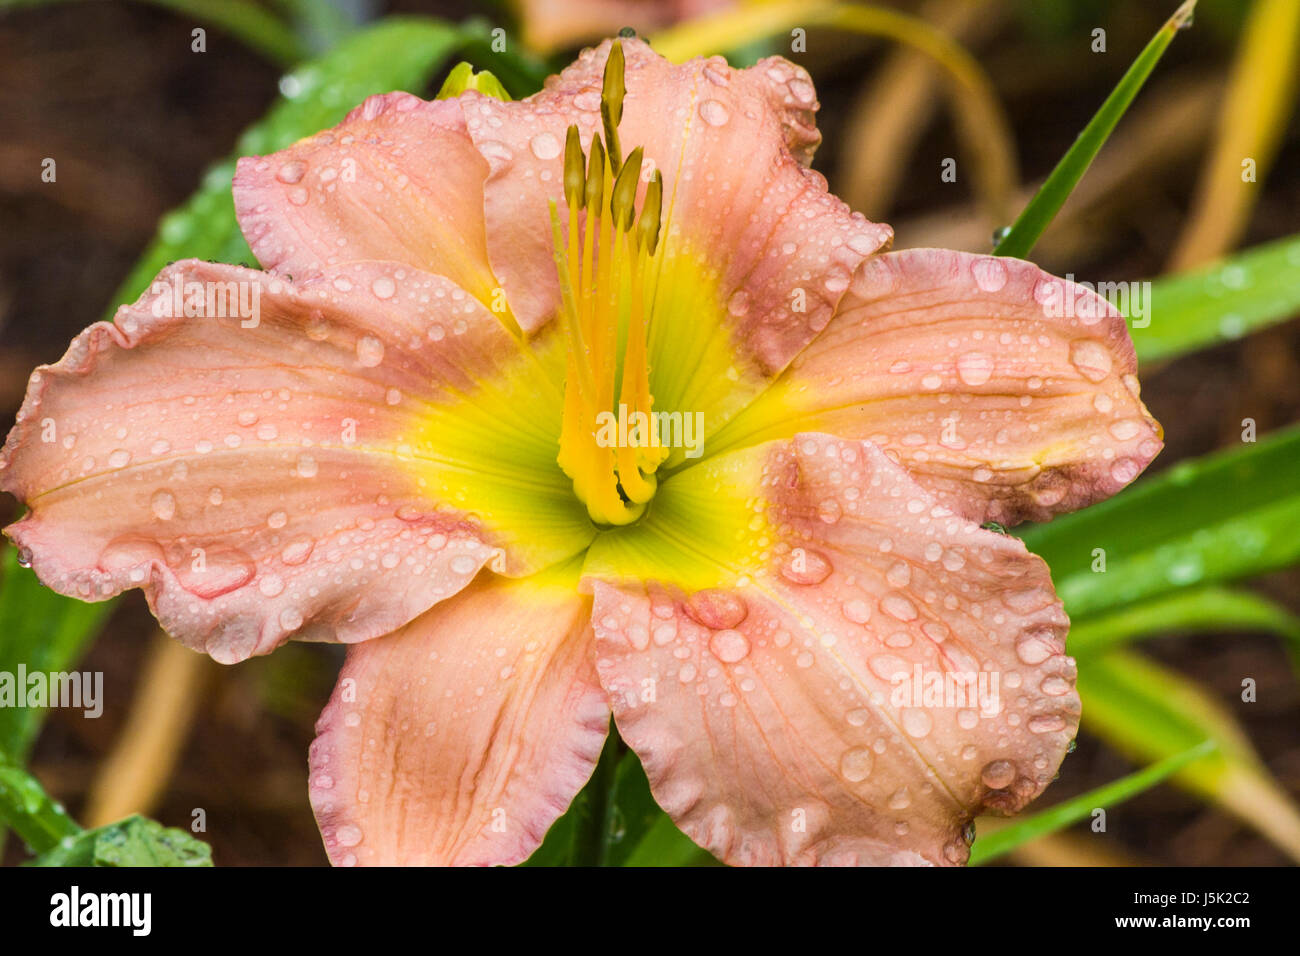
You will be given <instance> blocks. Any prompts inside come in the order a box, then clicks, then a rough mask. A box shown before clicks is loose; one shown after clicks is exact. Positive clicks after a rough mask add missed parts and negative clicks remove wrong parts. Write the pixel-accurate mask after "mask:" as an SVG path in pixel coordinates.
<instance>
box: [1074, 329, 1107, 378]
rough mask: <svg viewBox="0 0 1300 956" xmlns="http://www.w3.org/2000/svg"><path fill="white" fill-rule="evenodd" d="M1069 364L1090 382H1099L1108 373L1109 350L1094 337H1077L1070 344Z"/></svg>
mask: <svg viewBox="0 0 1300 956" xmlns="http://www.w3.org/2000/svg"><path fill="white" fill-rule="evenodd" d="M1070 364H1071V365H1073V366H1074V367H1075V368H1077V369H1078V370H1079V374H1080V375H1082V376H1083V377H1084V378H1086V379H1087V380H1088V381H1090V382H1100V381H1101V380H1102V379H1104V378H1105V377H1106V376H1107V375H1109V374H1110V369H1111V360H1110V352H1109V351H1108V350H1107V349H1106V346H1104V345H1102V344H1101V343H1100V342H1098V341H1097V340H1096V339H1079V340H1077V341H1075V342H1072V343H1071V344H1070Z"/></svg>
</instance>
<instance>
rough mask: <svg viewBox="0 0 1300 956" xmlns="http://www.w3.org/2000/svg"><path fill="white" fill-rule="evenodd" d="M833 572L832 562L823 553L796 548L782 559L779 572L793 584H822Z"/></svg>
mask: <svg viewBox="0 0 1300 956" xmlns="http://www.w3.org/2000/svg"><path fill="white" fill-rule="evenodd" d="M831 570H832V569H831V563H830V561H828V560H827V559H826V556H825V555H824V554H822V553H821V552H819V551H811V550H807V549H804V548H795V549H794V550H793V551H791V552H790V553H789V554H788V555H786V556H785V558H784V559H782V561H781V564H780V566H779V567H778V569H777V572H778V573H779V574H780V575H781V577H783V578H785V579H786V580H787V581H789V582H790V583H791V584H821V583H822V582H823V581H825V580H826V579H827V578H828V577H830V574H831Z"/></svg>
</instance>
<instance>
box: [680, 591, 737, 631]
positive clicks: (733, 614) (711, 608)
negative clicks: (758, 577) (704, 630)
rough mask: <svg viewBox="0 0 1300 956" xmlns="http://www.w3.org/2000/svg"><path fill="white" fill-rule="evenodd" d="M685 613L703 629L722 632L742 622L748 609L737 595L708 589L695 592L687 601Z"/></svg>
mask: <svg viewBox="0 0 1300 956" xmlns="http://www.w3.org/2000/svg"><path fill="white" fill-rule="evenodd" d="M686 613H687V614H688V615H690V616H691V617H692V618H693V619H694V620H696V621H697V622H699V623H700V624H703V625H704V626H705V627H708V628H713V629H714V630H722V629H725V628H732V627H735V626H736V625H737V624H739V623H740V622H741V621H743V620H744V619H745V615H746V614H748V613H749V607H748V605H746V604H745V600H744V598H742V597H741V596H740V595H738V594H734V593H732V592H731V591H721V590H718V589H716V588H709V589H707V590H704V591H696V592H695V593H694V594H692V595H691V596H690V597H689V598H688V599H687V601H686Z"/></svg>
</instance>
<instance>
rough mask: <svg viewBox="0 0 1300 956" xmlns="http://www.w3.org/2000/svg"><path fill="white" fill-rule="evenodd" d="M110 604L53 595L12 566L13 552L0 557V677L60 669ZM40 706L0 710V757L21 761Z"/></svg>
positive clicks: (86, 641)
mask: <svg viewBox="0 0 1300 956" xmlns="http://www.w3.org/2000/svg"><path fill="white" fill-rule="evenodd" d="M112 607H113V603H112V602H107V601H106V602H103V603H100V604H85V603H83V602H81V601H74V600H73V599H72V598H67V597H64V596H63V595H61V594H56V593H55V592H53V591H51V590H50V589H49V588H47V587H45V585H43V584H41V583H40V581H38V580H37V579H36V575H35V574H33V573H32V572H31V571H30V570H29V569H27V568H24V567H22V566H21V565H19V563H18V552H17V549H16V548H5V549H4V553H3V556H2V557H0V673H4V674H11V675H15V677H14V679H15V680H16V679H17V677H16V675H17V673H18V667H19V665H20V664H21V665H23V666H24V667H25V668H26V671H27V673H29V674H30V673H35V672H41V673H45V674H49V673H51V672H57V671H66V670H68V669H70V668H71V667H73V666H74V665H75V663H76V662H77V660H78V659H80V657H81V654H82V652H83V651H84V650H85V649H86V647H87V645H88V644H89V643H90V640H91V638H92V637H94V636H95V634H97V633H98V632H99V629H100V627H101V626H102V625H103V623H104V621H105V619H106V618H107V617H108V613H109V611H111V610H112ZM45 713H46V711H45V708H42V707H0V759H3V758H5V757H7V758H8V759H9V760H10V761H11V762H12V763H15V764H20V765H21V764H24V763H26V762H27V755H28V752H29V751H30V750H31V745H32V742H33V741H34V740H35V739H36V734H37V732H38V731H39V730H40V726H41V723H42V722H43V721H44V719H45Z"/></svg>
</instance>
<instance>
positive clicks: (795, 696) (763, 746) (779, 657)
mask: <svg viewBox="0 0 1300 956" xmlns="http://www.w3.org/2000/svg"><path fill="white" fill-rule="evenodd" d="M675 482H686V483H687V484H688V485H689V488H687V489H685V490H687V491H688V492H690V491H691V489H694V491H695V492H698V491H700V490H702V489H708V488H710V487H717V486H718V483H719V482H724V483H731V484H730V488H731V489H732V490H735V491H737V492H738V493H739V494H740V495H741V496H742V497H743V496H747V495H749V494H751V493H752V494H753V495H754V496H755V497H756V499H757V500H760V501H765V505H764V507H762V508H761V509H758V510H757V511H756V520H758V519H760V518H761V520H762V522H763V526H764V528H765V529H768V530H769V531H770V533H771V542H770V552H769V553H770V559H769V560H768V561H767V562H766V564H764V565H762V566H758V567H743V566H739V565H738V566H737V567H735V568H729V569H728V570H729V571H731V572H732V573H733V575H734V580H735V581H736V582H737V583H735V584H734V586H731V587H723V588H722V589H720V590H713V589H709V590H704V591H695V592H694V593H691V594H689V595H688V594H687V593H685V592H684V591H683V590H682V589H681V588H679V587H678V586H676V585H674V584H671V583H668V584H665V583H661V582H654V581H650V582H646V583H638V582H629V581H626V580H619V579H617V578H615V577H606V578H605V579H602V580H595V581H593V582H591V586H592V589H593V594H594V597H595V605H594V608H593V612H592V620H593V622H594V623H595V628H596V642H597V670H598V672H599V674H600V679H601V682H602V683H603V684H604V686H605V688H606V690H607V691H608V692H609V694H610V701H611V704H612V706H613V709H614V718H615V721H616V722H617V724H618V728H619V732H620V733H621V734H622V736H623V739H624V740H626V741H627V743H628V744H629V745H630V746H631V747H632V748H633V749H634V750H635V751H636V752H637V754H638V755H639V756H640V757H641V760H642V763H643V764H644V766H645V769H646V773H647V775H648V776H649V779H650V783H651V787H652V789H653V791H654V794H655V798H656V800H658V802H659V803H660V805H661V806H662V807H663V808H664V809H665V810H667V811H668V812H669V813H670V814H671V815H672V816H673V818H674V819H675V820H676V821H677V823H678V825H679V826H681V827H682V829H683V830H684V831H685V832H686V833H687V834H688V835H689V836H691V838H692V839H694V840H695V841H696V842H697V843H699V844H700V845H701V846H704V847H706V848H708V849H709V850H710V851H712V852H713V853H715V854H717V855H718V856H719V857H721V858H722V859H723V860H724V861H726V862H728V863H737V864H790V863H801V864H807V863H817V864H852V863H857V864H886V863H888V864H899V863H908V864H920V863H933V864H941V865H942V864H953V863H961V862H963V861H964V860H965V859H966V856H967V843H966V841H965V840H964V839H963V838H962V833H963V828H964V827H965V825H966V824H967V822H968V821H969V820H971V819H972V818H973V817H974V816H975V815H976V814H977V813H980V812H984V811H986V810H990V809H991V810H995V811H1004V812H1012V811H1015V810H1018V809H1019V808H1020V807H1022V806H1023V805H1024V804H1025V803H1026V802H1028V801H1029V800H1031V799H1032V798H1033V797H1034V796H1036V795H1037V794H1038V793H1039V792H1040V791H1041V790H1042V789H1043V788H1044V787H1045V786H1046V785H1047V783H1048V782H1049V781H1050V780H1051V779H1052V776H1053V774H1054V773H1055V772H1056V768H1057V767H1058V765H1059V764H1060V762H1061V760H1062V758H1063V757H1064V755H1065V752H1066V748H1067V746H1068V743H1069V741H1070V739H1071V738H1072V737H1073V736H1074V733H1075V729H1076V727H1077V724H1078V716H1079V699H1078V696H1077V694H1076V693H1075V690H1074V674H1075V669H1074V663H1073V661H1072V660H1070V659H1069V658H1067V657H1065V656H1063V649H1064V637H1065V631H1066V627H1067V623H1068V622H1067V620H1066V617H1065V614H1064V612H1063V611H1062V610H1061V602H1060V601H1059V600H1058V599H1057V598H1056V595H1055V592H1054V591H1053V589H1052V584H1051V580H1050V578H1049V576H1048V571H1047V567H1046V565H1045V564H1044V563H1043V561H1042V560H1041V559H1039V558H1038V557H1036V556H1034V555H1032V554H1029V553H1028V552H1027V551H1026V550H1025V548H1024V546H1023V545H1022V544H1021V543H1020V542H1019V541H1018V540H1016V539H1014V538H1010V537H1007V536H1003V535H998V534H995V533H992V532H989V531H984V530H982V529H980V528H979V527H978V526H977V525H975V524H974V523H973V522H970V521H968V520H966V519H964V518H961V517H959V516H956V515H954V514H953V513H952V512H950V511H948V510H947V509H945V508H943V507H941V506H939V504H938V503H937V501H936V500H935V498H934V496H933V495H931V494H930V493H929V492H927V491H926V490H925V489H924V488H922V487H921V486H920V485H918V484H917V483H916V482H914V481H913V480H912V479H911V478H910V477H909V476H908V475H907V473H906V472H905V471H904V470H903V469H902V468H900V467H899V466H898V465H896V464H894V463H893V462H891V461H890V460H889V458H888V457H887V456H886V455H885V454H884V453H883V452H881V451H880V450H879V449H877V448H875V447H874V446H872V445H870V444H868V443H865V442H856V441H842V440H839V439H835V438H831V437H829V436H825V435H815V434H805V435H800V436H798V437H797V438H796V439H794V440H793V441H791V442H774V443H771V444H769V445H764V446H759V447H757V448H754V449H749V450H747V451H744V452H737V453H734V454H732V455H727V456H723V457H721V458H719V459H710V460H709V461H707V462H706V463H705V464H703V465H701V466H699V467H698V468H693V469H690V470H688V471H686V472H683V473H681V474H679V475H676V476H674V477H673V478H672V479H671V480H670V481H669V482H668V483H667V484H666V485H665V486H664V488H662V489H661V490H660V494H661V495H662V494H668V493H669V491H670V489H671V488H672V486H673V484H674V483H675ZM700 546H701V547H704V546H707V543H701V545H700ZM717 547H718V548H719V549H723V548H727V547H728V545H727V543H726V542H721V543H718V544H717ZM717 553H723V552H722V551H718V552H717ZM728 553H733V554H741V553H743V551H742V550H741V549H739V548H734V549H731V550H730V552H728ZM742 575H743V576H742ZM917 668H919V671H916V670H915V669H917ZM916 673H919V675H920V677H919V680H920V681H921V684H920V687H921V688H922V690H923V691H924V690H925V688H926V687H927V682H931V681H943V680H945V679H947V680H948V681H949V684H948V687H950V688H951V689H952V693H953V696H952V698H951V699H945V698H943V697H940V698H939V699H937V700H935V699H931V700H927V699H926V698H925V696H924V693H922V695H921V697H920V699H919V700H918V699H916V698H904V697H902V696H901V695H902V694H903V693H904V691H903V690H902V688H903V687H907V691H906V692H907V693H910V691H911V683H910V681H909V680H908V678H911V679H916V678H914V677H913V675H914V674H916ZM962 674H970V675H973V681H974V683H973V684H972V685H970V688H969V690H970V691H974V692H976V693H975V694H971V696H968V697H966V698H965V699H963V698H962V697H961V696H958V694H959V692H962V693H966V692H967V691H966V689H965V688H963V687H962V686H961V685H959V684H957V683H955V679H954V678H953V676H952V675H962ZM978 675H983V677H984V681H985V684H984V685H983V687H981V686H980V683H979V681H980V677H979V676H978ZM896 676H897V677H898V681H897V682H896V681H895V679H894V678H895V677H896ZM941 689H942V688H941ZM979 690H983V691H984V695H983V697H979V696H978V691H979ZM895 695H900V696H895Z"/></svg>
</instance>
